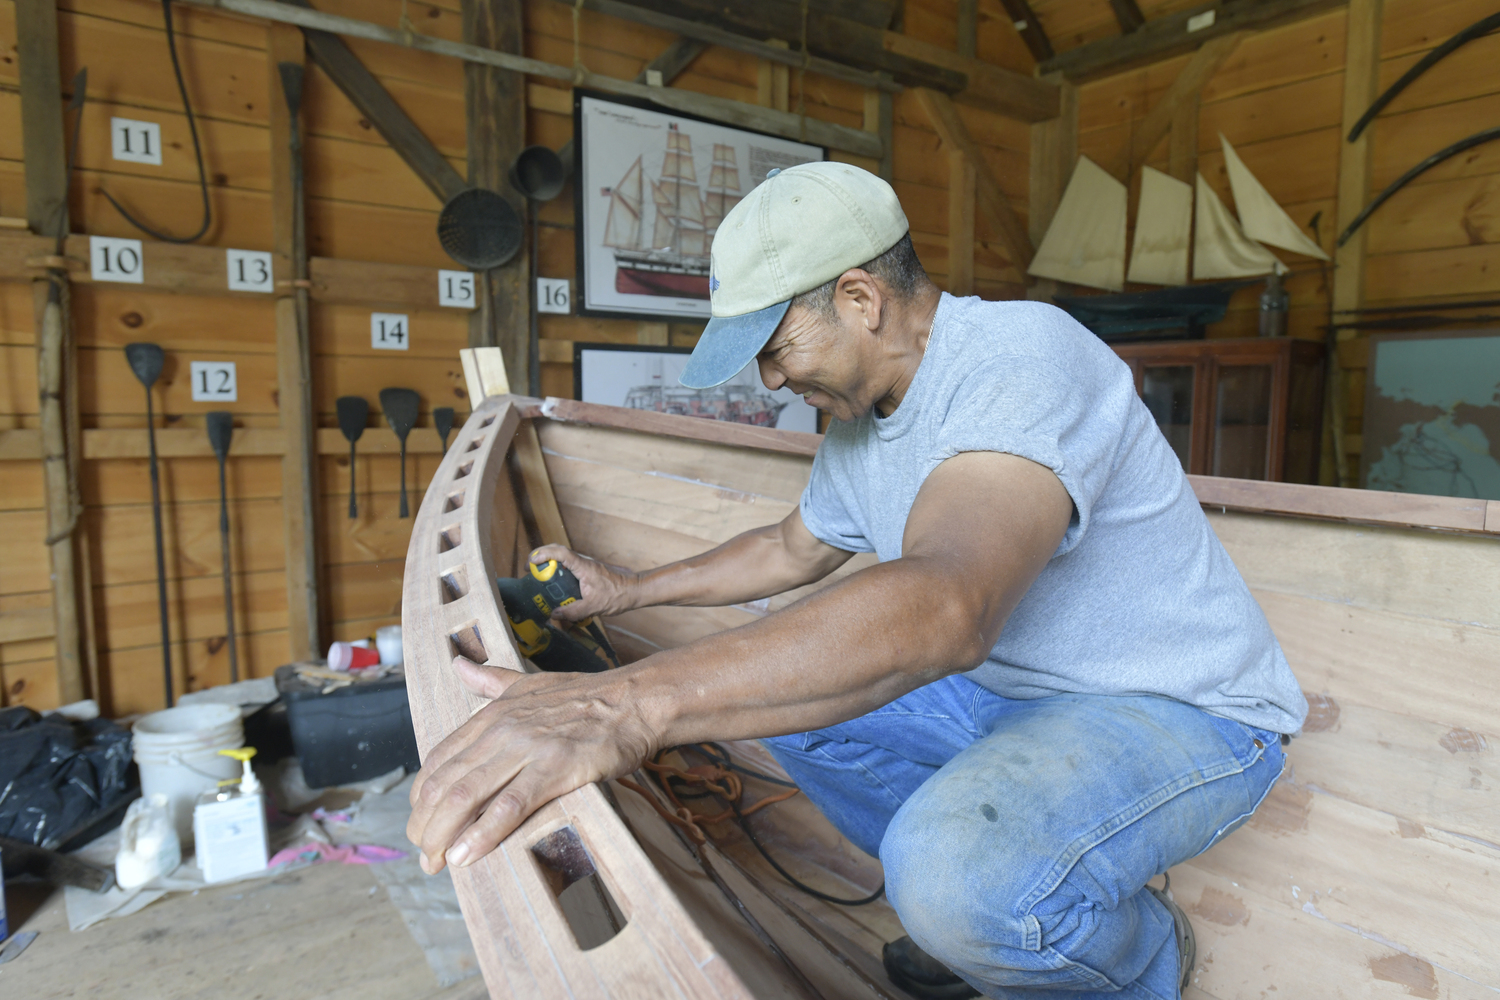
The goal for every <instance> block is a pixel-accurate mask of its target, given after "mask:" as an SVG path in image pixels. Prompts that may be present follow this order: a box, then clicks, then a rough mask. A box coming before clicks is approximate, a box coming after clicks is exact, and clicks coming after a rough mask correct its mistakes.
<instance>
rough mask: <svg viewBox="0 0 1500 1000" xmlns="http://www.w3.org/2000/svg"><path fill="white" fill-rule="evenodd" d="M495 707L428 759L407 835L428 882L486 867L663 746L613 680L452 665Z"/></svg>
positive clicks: (613, 674)
mask: <svg viewBox="0 0 1500 1000" xmlns="http://www.w3.org/2000/svg"><path fill="white" fill-rule="evenodd" d="M453 668H454V669H455V670H457V671H458V673H459V677H460V679H461V680H462V681H463V683H464V686H465V687H467V688H468V689H469V690H471V691H473V692H474V693H476V694H479V695H483V696H484V697H487V698H493V699H494V701H492V702H490V704H488V705H486V706H485V707H484V708H482V709H480V710H479V711H478V712H475V713H474V716H473V717H472V718H470V719H469V721H468V722H466V723H464V724H463V725H462V726H460V727H459V728H458V729H457V730H455V731H454V732H453V733H452V734H451V735H449V736H448V738H447V739H445V740H443V742H442V743H440V744H438V745H437V746H436V747H434V748H433V750H432V752H431V753H429V754H428V755H427V761H426V763H425V764H424V765H423V767H422V770H421V772H420V773H419V774H418V775H417V777H416V780H415V781H414V782H412V788H411V803H412V814H411V820H410V821H409V822H408V823H407V825H406V835H407V837H409V838H410V839H411V841H412V843H414V844H417V845H418V846H419V847H420V848H421V851H422V855H421V864H422V870H423V871H425V872H427V873H428V874H429V875H431V874H433V873H435V872H438V871H441V870H442V868H443V865H444V864H451V865H453V866H454V867H457V868H462V867H464V866H465V865H468V864H470V863H472V862H473V861H476V860H478V859H479V858H482V857H484V856H485V855H486V854H488V853H489V852H490V851H492V850H494V849H495V848H496V847H497V846H498V845H499V844H500V842H501V841H502V840H504V839H505V838H506V837H508V836H509V835H510V834H511V833H512V832H513V831H514V830H515V829H516V827H518V826H520V825H521V823H522V822H523V821H524V820H525V819H526V818H527V817H528V816H530V815H531V814H532V813H534V812H535V811H536V810H538V809H540V808H541V807H542V806H543V805H545V804H547V803H548V802H550V801H551V800H553V799H555V798H557V797H558V796H559V795H563V794H566V793H567V792H570V791H572V790H574V789H575V788H582V787H583V786H584V785H586V784H589V783H591V782H595V781H602V780H604V779H606V778H614V777H618V776H619V775H622V774H628V773H629V772H631V771H633V770H635V769H636V768H638V767H640V765H641V763H642V762H643V761H645V760H646V758H647V757H648V756H650V754H651V753H652V752H653V751H654V750H655V749H657V748H656V745H655V744H656V739H655V736H654V734H653V733H652V731H651V727H650V726H648V725H647V723H646V721H645V719H644V716H643V715H642V713H641V711H640V710H639V707H638V705H637V699H634V698H631V697H628V696H627V694H628V689H629V685H628V684H626V683H621V682H620V678H621V675H620V673H619V672H617V671H610V672H608V673H607V674H546V673H543V674H522V673H519V672H517V671H514V670H509V669H506V668H504V667H484V666H480V665H479V664H477V663H473V662H472V661H470V660H467V659H464V658H463V657H458V658H456V659H455V660H454V661H453Z"/></svg>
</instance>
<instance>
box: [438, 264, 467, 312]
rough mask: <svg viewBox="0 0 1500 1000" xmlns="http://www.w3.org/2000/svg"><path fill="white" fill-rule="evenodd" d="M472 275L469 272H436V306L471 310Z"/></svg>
mask: <svg viewBox="0 0 1500 1000" xmlns="http://www.w3.org/2000/svg"><path fill="white" fill-rule="evenodd" d="M474 287H475V285H474V275H473V273H472V272H470V271H439V272H438V305H440V306H453V307H454V308H456V309H473V308H474V305H475V300H474Z"/></svg>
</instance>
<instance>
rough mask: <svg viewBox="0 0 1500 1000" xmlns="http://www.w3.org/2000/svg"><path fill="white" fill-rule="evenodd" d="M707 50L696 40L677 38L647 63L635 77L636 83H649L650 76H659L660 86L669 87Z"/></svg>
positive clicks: (706, 45)
mask: <svg viewBox="0 0 1500 1000" xmlns="http://www.w3.org/2000/svg"><path fill="white" fill-rule="evenodd" d="M707 48H708V43H707V42H704V41H699V40H698V39H696V38H686V37H679V38H676V39H674V40H673V41H672V44H670V45H668V46H667V47H666V48H665V49H662V51H661V55H659V56H657V57H656V58H655V59H653V60H651V61H650V62H648V63H647V64H646V65H645V66H643V67H642V68H641V71H640V72H639V73H637V74H636V75H635V82H636V83H646V84H650V83H651V74H652V73H657V74H659V75H660V85H661V86H663V87H666V86H670V85H671V83H672V81H673V80H675V79H677V78H678V77H679V76H681V75H682V71H683V70H685V69H687V68H688V67H689V66H690V65H692V62H693V60H694V59H697V58H698V57H699V56H700V55H702V54H703V53H704V51H705V50H706V49H707Z"/></svg>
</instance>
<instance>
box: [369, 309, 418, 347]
mask: <svg viewBox="0 0 1500 1000" xmlns="http://www.w3.org/2000/svg"><path fill="white" fill-rule="evenodd" d="M410 330H411V324H410V323H409V322H408V321H407V317H406V314H405V313H370V346H371V347H373V348H375V349H376V350H378V351H404V350H407V349H408V348H409V347H410V346H411V344H410V340H411V338H410V336H409V331H410Z"/></svg>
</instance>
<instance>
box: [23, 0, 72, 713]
mask: <svg viewBox="0 0 1500 1000" xmlns="http://www.w3.org/2000/svg"><path fill="white" fill-rule="evenodd" d="M16 51H17V52H18V53H19V54H20V60H21V65H20V75H21V131H22V141H23V145H24V149H25V164H24V170H25V177H26V215H27V221H28V222H29V223H30V225H31V227H32V229H33V230H35V231H36V232H38V233H50V234H54V235H55V234H56V233H57V232H59V231H60V230H61V231H66V229H67V225H68V210H67V202H68V172H67V171H68V166H67V164H68V157H67V148H66V144H65V140H64V138H63V105H62V78H61V71H60V67H59V57H58V46H57V6H56V3H55V2H54V0H19V2H18V3H17V4H16ZM32 304H33V310H32V315H33V318H34V322H35V326H34V329H35V330H36V348H37V350H36V360H37V386H38V389H39V395H40V399H39V401H38V402H39V413H40V423H41V435H40V436H41V441H42V445H43V455H42V482H43V487H44V489H45V502H46V507H47V537H46V543H47V558H48V563H49V566H48V568H49V570H50V574H49V576H50V578H51V584H52V611H51V615H52V619H53V623H54V628H53V631H54V635H55V637H56V647H55V648H56V662H55V669H56V675H57V696H58V699H59V701H60V703H62V704H67V703H69V702H74V701H79V700H80V699H82V698H84V697H86V691H85V685H84V677H85V670H84V666H85V664H84V657H83V653H82V649H83V644H82V643H80V631H81V625H82V622H81V620H80V615H79V597H80V588H79V579H78V569H79V567H78V553H77V550H76V547H75V542H76V540H77V539H76V532H77V526H78V518H79V515H80V513H81V509H80V508H81V504H80V503H79V501H78V486H77V483H78V475H77V454H78V450H77V416H76V412H77V407H78V400H77V395H78V392H77V386H78V381H77V378H76V377H70V376H73V372H74V358H75V355H76V351H75V350H74V346H73V330H72V325H73V320H72V311H71V309H70V308H69V296H68V277H67V272H66V271H65V270H63V269H55V270H53V271H51V272H49V274H48V275H47V276H45V277H41V276H39V277H38V280H35V281H33V282H32ZM82 596H83V598H84V599H85V600H86V599H88V596H89V595H88V594H86V593H85V594H83V595H82Z"/></svg>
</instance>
